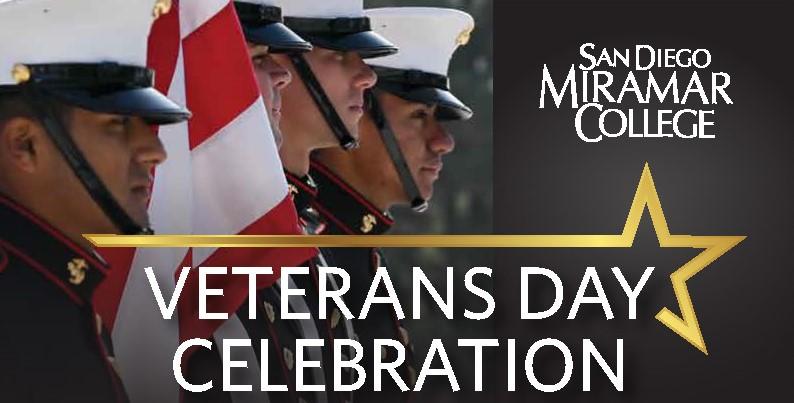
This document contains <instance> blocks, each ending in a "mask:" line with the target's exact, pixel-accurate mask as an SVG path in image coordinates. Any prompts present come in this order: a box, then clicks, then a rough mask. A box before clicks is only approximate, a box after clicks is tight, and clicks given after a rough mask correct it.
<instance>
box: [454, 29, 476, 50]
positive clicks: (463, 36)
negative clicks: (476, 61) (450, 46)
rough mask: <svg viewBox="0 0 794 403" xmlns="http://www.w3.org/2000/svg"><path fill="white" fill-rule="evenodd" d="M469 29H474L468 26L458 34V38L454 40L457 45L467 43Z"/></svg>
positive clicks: (469, 35)
mask: <svg viewBox="0 0 794 403" xmlns="http://www.w3.org/2000/svg"><path fill="white" fill-rule="evenodd" d="M471 31H474V27H468V28H466V29H464V30H463V31H461V33H460V34H458V38H457V39H456V40H455V42H456V43H457V44H458V46H463V45H465V44H467V43H469V39H471Z"/></svg>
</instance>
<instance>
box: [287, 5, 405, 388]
mask: <svg viewBox="0 0 794 403" xmlns="http://www.w3.org/2000/svg"><path fill="white" fill-rule="evenodd" d="M278 4H279V5H280V6H281V7H282V8H283V14H284V23H285V25H287V27H289V28H290V29H292V30H293V31H295V32H296V33H297V34H298V35H300V36H301V37H302V38H305V39H306V40H307V41H309V42H310V43H311V44H312V46H313V48H312V50H311V51H310V52H306V53H291V54H284V55H276V60H277V61H279V62H281V63H282V64H283V65H284V66H285V67H287V69H288V70H289V72H290V73H291V74H292V76H293V78H294V81H293V83H292V84H291V85H289V86H287V87H285V88H284V90H283V91H282V92H283V100H282V108H281V112H282V115H283V117H282V120H281V131H282V133H283V136H284V142H283V145H282V147H281V149H280V153H279V154H280V156H281V160H282V163H283V165H284V169H285V173H286V176H287V180H288V182H289V188H290V192H291V194H292V196H293V201H294V202H295V204H296V208H297V210H298V213H299V215H300V217H301V221H302V224H303V226H304V228H305V229H306V231H307V232H313V229H314V226H315V225H317V224H318V223H319V222H320V221H319V216H318V215H317V213H316V211H314V210H313V209H312V208H311V202H312V200H313V199H314V197H316V195H317V192H318V189H317V188H316V186H315V184H314V181H313V180H312V179H311V177H310V176H308V175H307V174H308V170H309V161H310V154H311V153H312V152H314V151H316V150H319V149H323V148H338V149H340V150H350V149H353V148H355V147H356V146H357V145H358V122H359V120H360V119H361V117H362V116H363V114H364V92H365V90H366V89H368V88H371V87H372V86H373V85H374V84H375V81H376V78H377V77H376V76H375V73H374V72H373V71H372V69H371V68H370V67H369V66H367V65H366V64H365V63H364V62H363V60H364V59H369V58H376V57H383V56H387V55H391V54H394V53H396V52H397V48H396V47H395V46H394V45H393V44H392V43H391V42H389V41H388V40H386V39H384V38H383V37H382V36H380V35H378V34H377V33H375V32H373V31H372V30H371V28H370V22H369V18H368V17H366V16H365V15H364V9H363V1H362V0H330V1H322V2H318V1H315V0H279V1H278ZM303 266H308V267H309V269H310V270H309V271H310V274H309V275H304V276H295V278H294V279H284V278H282V280H281V281H282V282H283V281H294V282H295V284H296V285H297V286H299V287H300V288H303V289H305V290H306V293H307V298H306V301H308V309H309V311H310V313H311V316H312V318H314V319H315V323H316V327H317V329H319V330H320V332H319V337H321V338H323V339H325V346H326V347H325V349H324V350H323V352H322V354H323V361H324V365H323V371H322V373H321V374H319V375H320V376H323V377H324V381H323V382H322V383H324V384H325V385H326V388H327V389H328V390H331V388H332V385H333V372H332V371H333V365H332V363H333V361H332V356H331V353H332V348H330V346H332V343H333V340H334V339H337V338H344V339H356V336H355V333H354V330H353V326H352V324H351V323H350V321H348V320H346V319H345V318H343V317H342V315H341V313H340V311H339V310H338V309H337V308H336V307H335V306H334V305H333V304H328V306H327V312H326V313H325V317H326V319H319V315H318V309H319V306H318V303H317V294H318V287H319V285H318V283H319V281H320V279H319V278H318V271H317V267H318V266H338V265H337V264H335V263H334V261H333V257H332V256H330V255H328V254H326V253H321V254H320V255H319V256H318V258H317V259H314V260H312V261H310V262H306V263H305V264H304V265H303ZM329 281H330V283H331V284H332V287H334V283H335V279H334V278H330V279H329ZM344 353H345V354H350V351H344ZM353 382H354V379H353V373H352V372H350V371H347V372H346V376H345V383H347V384H352V383H353ZM318 383H319V382H318ZM325 398H327V400H328V401H329V402H339V403H343V402H350V401H353V394H352V393H350V392H329V393H328V394H327V396H325Z"/></svg>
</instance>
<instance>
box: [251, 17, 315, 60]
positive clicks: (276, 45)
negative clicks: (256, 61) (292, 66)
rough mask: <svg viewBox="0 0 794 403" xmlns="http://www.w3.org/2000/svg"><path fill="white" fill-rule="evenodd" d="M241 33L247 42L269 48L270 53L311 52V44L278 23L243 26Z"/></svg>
mask: <svg viewBox="0 0 794 403" xmlns="http://www.w3.org/2000/svg"><path fill="white" fill-rule="evenodd" d="M243 33H245V39H246V40H247V41H248V42H251V43H255V44H259V45H266V46H269V47H270V52H271V53H299V52H308V51H310V50H312V44H311V43H309V42H307V41H305V40H304V39H303V38H301V37H300V36H298V34H296V33H295V32H293V31H292V30H291V29H289V28H287V26H286V25H284V24H282V23H280V22H273V23H270V24H266V25H253V24H243Z"/></svg>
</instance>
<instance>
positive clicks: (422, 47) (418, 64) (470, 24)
mask: <svg viewBox="0 0 794 403" xmlns="http://www.w3.org/2000/svg"><path fill="white" fill-rule="evenodd" d="M365 14H366V16H368V17H369V18H370V24H371V26H372V30H373V31H375V32H377V33H379V34H381V35H382V36H384V37H385V38H386V39H388V40H389V41H391V42H392V43H394V44H395V45H396V46H397V47H398V48H400V52H399V53H397V54H394V55H391V56H386V57H382V58H378V59H372V60H371V61H369V60H368V61H367V62H368V63H370V64H372V65H375V66H382V67H389V68H393V69H402V70H420V71H423V72H426V73H434V74H439V75H443V76H446V75H447V71H448V69H449V62H450V60H451V59H452V54H453V53H455V49H457V48H458V46H460V45H465V44H466V43H467V42H468V40H469V35H470V34H471V31H472V30H474V19H473V18H472V17H471V15H469V14H467V13H465V12H463V11H460V10H454V9H449V8H432V7H387V8H373V9H369V10H366V11H365Z"/></svg>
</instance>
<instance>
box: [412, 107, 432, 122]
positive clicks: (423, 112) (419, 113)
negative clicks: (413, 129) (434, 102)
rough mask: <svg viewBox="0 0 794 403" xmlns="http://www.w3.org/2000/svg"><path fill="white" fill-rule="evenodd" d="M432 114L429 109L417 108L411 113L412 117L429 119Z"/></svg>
mask: <svg viewBox="0 0 794 403" xmlns="http://www.w3.org/2000/svg"><path fill="white" fill-rule="evenodd" d="M429 116H430V112H428V110H427V109H424V108H422V109H417V110H415V111H414V112H413V113H412V114H411V118H412V119H422V120H424V119H427V118H428V117H429Z"/></svg>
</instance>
